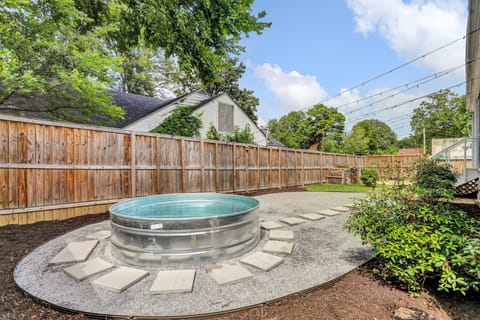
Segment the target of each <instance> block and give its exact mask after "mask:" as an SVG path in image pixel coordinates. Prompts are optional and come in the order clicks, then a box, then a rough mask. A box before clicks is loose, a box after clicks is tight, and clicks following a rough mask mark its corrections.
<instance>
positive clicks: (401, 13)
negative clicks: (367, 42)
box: [348, 0, 467, 71]
mask: <svg viewBox="0 0 480 320" xmlns="http://www.w3.org/2000/svg"><path fill="white" fill-rule="evenodd" d="M348 6H349V7H350V9H352V10H353V12H354V14H355V22H356V30H357V31H358V32H361V33H362V34H363V35H365V36H367V35H368V34H369V33H374V32H377V33H379V34H380V35H381V36H382V37H383V38H384V39H385V40H387V41H388V44H389V46H390V47H391V48H392V49H393V50H395V51H396V52H397V54H399V55H400V56H402V57H403V58H405V59H406V60H410V59H413V58H416V57H418V56H421V55H422V54H424V53H427V52H429V51H431V50H433V49H435V48H438V47H440V46H442V45H444V44H446V43H448V42H450V41H453V40H455V39H458V38H459V37H461V36H462V35H464V34H465V31H466V21H467V3H466V1H464V0H463V1H462V0H411V1H403V0H381V1H378V0H348ZM464 60H465V41H464V40H461V41H459V42H457V43H456V44H455V45H451V46H449V47H448V48H445V49H443V50H441V51H439V52H438V53H435V54H432V55H430V56H427V57H426V58H425V59H422V60H421V61H419V62H420V63H422V64H424V65H427V66H429V67H430V68H432V69H434V70H435V71H440V70H444V69H447V68H450V67H453V66H457V65H460V64H462V63H463V62H464Z"/></svg>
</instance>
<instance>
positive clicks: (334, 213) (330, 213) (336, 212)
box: [319, 209, 340, 217]
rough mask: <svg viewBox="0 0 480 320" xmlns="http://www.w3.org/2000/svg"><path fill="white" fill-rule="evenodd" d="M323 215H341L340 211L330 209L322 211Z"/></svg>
mask: <svg viewBox="0 0 480 320" xmlns="http://www.w3.org/2000/svg"><path fill="white" fill-rule="evenodd" d="M319 213H320V214H321V215H324V216H329V217H331V216H336V215H337V214H340V212H339V211H334V210H330V209H327V210H322V211H320V212H319Z"/></svg>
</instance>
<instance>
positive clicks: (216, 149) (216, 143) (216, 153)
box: [215, 142, 218, 192]
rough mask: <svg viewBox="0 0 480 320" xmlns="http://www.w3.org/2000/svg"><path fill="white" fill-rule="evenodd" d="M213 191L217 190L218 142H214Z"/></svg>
mask: <svg viewBox="0 0 480 320" xmlns="http://www.w3.org/2000/svg"><path fill="white" fill-rule="evenodd" d="M215 192H218V142H215Z"/></svg>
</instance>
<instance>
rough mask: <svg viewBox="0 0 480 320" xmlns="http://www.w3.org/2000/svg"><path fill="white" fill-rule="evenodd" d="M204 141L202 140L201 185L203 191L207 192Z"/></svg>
mask: <svg viewBox="0 0 480 320" xmlns="http://www.w3.org/2000/svg"><path fill="white" fill-rule="evenodd" d="M204 148H205V147H204V145H203V139H200V183H201V190H202V192H205V154H204V153H205V152H204Z"/></svg>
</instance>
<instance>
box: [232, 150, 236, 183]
mask: <svg viewBox="0 0 480 320" xmlns="http://www.w3.org/2000/svg"><path fill="white" fill-rule="evenodd" d="M232 164H233V169H232V171H233V179H232V192H235V177H236V175H237V171H236V168H235V165H236V164H237V163H236V161H235V143H234V144H232Z"/></svg>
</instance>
